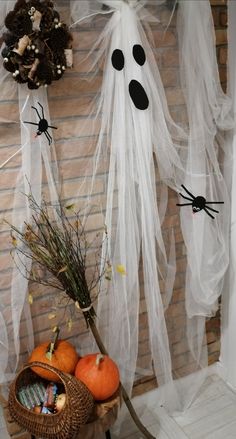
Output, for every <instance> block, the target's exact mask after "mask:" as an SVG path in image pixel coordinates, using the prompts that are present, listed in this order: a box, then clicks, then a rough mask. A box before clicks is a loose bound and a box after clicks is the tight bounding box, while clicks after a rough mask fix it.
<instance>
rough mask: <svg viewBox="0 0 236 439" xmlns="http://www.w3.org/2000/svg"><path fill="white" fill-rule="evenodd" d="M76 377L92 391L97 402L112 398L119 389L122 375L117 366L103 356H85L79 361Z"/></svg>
mask: <svg viewBox="0 0 236 439" xmlns="http://www.w3.org/2000/svg"><path fill="white" fill-rule="evenodd" d="M75 376H76V378H78V379H79V380H81V381H82V382H83V383H84V384H85V385H86V386H87V387H88V389H89V390H90V392H91V393H92V395H93V397H94V399H95V400H97V401H104V400H105V399H107V398H110V396H112V395H113V394H114V393H115V392H116V390H117V389H118V387H119V383H120V374H119V369H118V367H117V365H116V364H115V363H114V361H113V360H112V359H111V358H109V357H108V355H102V354H89V355H85V356H84V357H83V358H81V359H80V360H79V361H78V364H77V366H76V369H75Z"/></svg>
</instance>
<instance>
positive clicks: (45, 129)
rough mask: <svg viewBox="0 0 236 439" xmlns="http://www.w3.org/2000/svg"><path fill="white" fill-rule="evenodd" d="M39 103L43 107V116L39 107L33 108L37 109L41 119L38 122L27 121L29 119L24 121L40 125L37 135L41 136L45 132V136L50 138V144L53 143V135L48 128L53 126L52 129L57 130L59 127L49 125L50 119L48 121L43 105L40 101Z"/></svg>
mask: <svg viewBox="0 0 236 439" xmlns="http://www.w3.org/2000/svg"><path fill="white" fill-rule="evenodd" d="M38 105H39V106H40V108H41V111H42V116H41V115H40V114H39V111H38V109H37V108H36V107H33V106H32V107H31V108H33V109H34V110H35V111H36V113H37V116H38V118H39V121H38V123H35V122H27V121H24V123H29V124H30V125H36V126H37V127H38V129H37V133H36V136H41V134H43V133H44V134H45V137H46V138H47V140H48V143H49V145H51V143H52V136H51V135H50V134H49V132H48V128H52V129H54V130H57V127H53V126H52V125H48V121H47V119H45V117H44V110H43V106H42V105H41V104H40V103H39V102H38Z"/></svg>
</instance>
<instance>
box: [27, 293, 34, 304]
mask: <svg viewBox="0 0 236 439" xmlns="http://www.w3.org/2000/svg"><path fill="white" fill-rule="evenodd" d="M33 301H34V298H33V296H32V294H29V297H28V302H29V304H30V305H32V303H33Z"/></svg>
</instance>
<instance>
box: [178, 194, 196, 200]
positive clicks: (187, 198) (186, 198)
mask: <svg viewBox="0 0 236 439" xmlns="http://www.w3.org/2000/svg"><path fill="white" fill-rule="evenodd" d="M179 195H181V197H183V198H185V200H189V201H192V202H193V200H192V198H189V197H186V196H185V195H183V194H181V193H179Z"/></svg>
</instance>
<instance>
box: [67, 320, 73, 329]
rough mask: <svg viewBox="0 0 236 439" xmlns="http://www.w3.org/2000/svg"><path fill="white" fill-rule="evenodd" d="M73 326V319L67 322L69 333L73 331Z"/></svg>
mask: <svg viewBox="0 0 236 439" xmlns="http://www.w3.org/2000/svg"><path fill="white" fill-rule="evenodd" d="M72 326H73V321H72V319H69V320H68V322H67V327H68V331H71V329H72Z"/></svg>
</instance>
